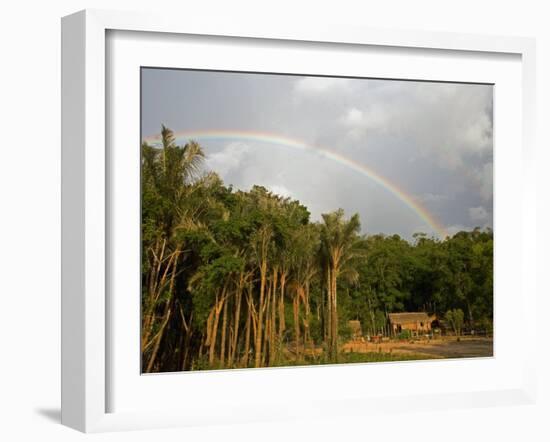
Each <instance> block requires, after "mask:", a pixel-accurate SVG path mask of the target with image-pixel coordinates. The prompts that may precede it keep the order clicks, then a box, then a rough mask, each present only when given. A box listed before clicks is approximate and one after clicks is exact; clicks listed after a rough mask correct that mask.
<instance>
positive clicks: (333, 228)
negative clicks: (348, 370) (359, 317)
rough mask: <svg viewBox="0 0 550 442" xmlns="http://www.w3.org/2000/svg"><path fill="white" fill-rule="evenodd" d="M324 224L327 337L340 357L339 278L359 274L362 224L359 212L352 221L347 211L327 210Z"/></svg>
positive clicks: (334, 354)
mask: <svg viewBox="0 0 550 442" xmlns="http://www.w3.org/2000/svg"><path fill="white" fill-rule="evenodd" d="M322 216H323V224H322V226H321V247H322V248H321V251H322V257H323V260H324V263H325V269H326V277H327V321H328V324H327V337H328V347H329V358H330V360H332V361H334V362H337V360H338V310H337V287H338V284H337V282H338V278H339V277H340V276H345V277H347V278H348V279H350V280H355V279H357V277H358V274H357V271H356V270H355V266H354V261H355V259H356V258H359V257H361V256H364V251H363V247H362V241H361V238H360V237H359V231H360V228H361V224H360V222H359V215H358V214H355V215H353V216H352V217H351V218H350V219H349V220H348V221H346V220H345V219H344V211H343V210H342V209H339V210H337V211H335V212H331V213H326V214H323V215H322Z"/></svg>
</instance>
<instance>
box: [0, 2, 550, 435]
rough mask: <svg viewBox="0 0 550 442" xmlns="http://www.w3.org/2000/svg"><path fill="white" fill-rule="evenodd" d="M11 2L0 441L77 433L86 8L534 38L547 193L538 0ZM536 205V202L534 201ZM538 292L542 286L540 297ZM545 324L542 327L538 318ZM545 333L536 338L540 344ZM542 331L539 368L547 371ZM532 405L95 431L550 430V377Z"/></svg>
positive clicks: (1, 180)
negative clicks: (66, 418)
mask: <svg viewBox="0 0 550 442" xmlns="http://www.w3.org/2000/svg"><path fill="white" fill-rule="evenodd" d="M327 3H329V4H327V5H324V4H323V3H322V2H321V1H320V0H317V1H311V2H310V1H301V2H298V1H297V0H294V1H290V0H289V1H286V0H268V1H247V0H231V1H225V2H224V1H214V0H203V1H200V2H199V1H197V0H195V1H182V0H180V1H178V2H170V1H166V0H155V1H144V0H133V1H131V0H111V1H107V0H88V1H81V0H72V1H69V0H58V1H49V2H46V1H42V2H40V1H32V0H20V1H14V0H8V1H6V2H4V3H2V5H1V6H0V49H1V50H0V65H1V68H0V128H1V133H2V140H1V148H0V149H1V150H0V152H1V153H0V440H5V441H18V440H38V439H41V440H42V439H43V440H56V441H66V440H67V441H72V440H83V439H84V438H85V437H87V436H85V435H82V434H80V433H77V432H75V431H73V430H69V429H67V428H64V427H62V426H60V425H59V414H60V412H59V406H60V400H59V397H60V393H59V389H60V382H59V376H60V374H59V369H60V362H59V359H60V343H59V341H60V326H59V324H60V245H59V242H60V60H61V58H60V56H61V54H60V17H61V16H63V15H66V14H69V13H72V12H74V11H77V10H79V9H83V8H111V9H122V10H153V9H154V10H155V11H163V10H165V11H167V13H171V14H179V15H180V16H181V21H182V23H185V22H186V21H191V20H193V16H194V15H197V14H198V15H206V16H207V15H210V14H214V15H217V16H221V17H226V19H227V20H231V17H235V16H242V15H243V14H244V15H246V16H248V17H250V20H254V19H255V18H258V17H260V18H263V19H266V17H269V18H270V19H271V20H274V21H277V20H281V21H285V20H293V21H294V20H296V21H298V22H303V23H304V26H307V23H308V22H310V21H311V20H315V21H319V22H338V23H350V24H361V25H365V26H371V27H379V28H381V27H383V28H404V29H425V30H442V31H456V32H474V33H486V34H509V35H523V36H533V37H536V38H537V44H538V47H537V53H538V60H537V63H538V65H537V74H538V104H537V107H538V118H537V120H538V147H539V149H540V155H539V161H538V166H539V170H538V176H539V182H540V188H541V189H542V190H541V193H544V194H545V195H548V189H550V186H549V181H550V179H549V175H550V174H549V173H548V172H547V170H546V169H547V164H549V160H550V155H549V153H548V147H549V146H550V143H549V141H550V137H549V135H548V132H547V131H546V128H547V127H548V125H549V124H550V105H549V104H548V102H547V101H546V100H548V99H550V85H549V82H550V26H549V22H550V13H549V12H548V11H546V10H545V6H546V5H545V3H546V2H544V1H540V2H537V1H530V0H523V1H521V2H520V1H515V2H502V1H497V0H494V1H493V0H485V1H481V0H477V1H470V0H460V1H453V2H444V1H441V0H439V1H437V0H434V1H432V0H415V1H407V0H403V1H370V0H363V1H357V2H353V1H347V0H338V1H332V2H327ZM539 200H540V202H541V205H540V207H539V220H538V222H539V240H540V248H539V256H538V263H539V274H540V276H541V278H540V281H539V292H540V293H541V295H540V305H539V306H538V308H537V310H538V312H539V315H540V316H541V318H542V315H541V312H542V311H543V310H548V309H549V308H550V306H549V304H550V303H549V302H548V296H546V295H547V294H548V293H549V291H548V290H547V289H548V286H549V285H548V283H547V282H545V281H544V280H543V279H542V276H543V275H544V274H545V270H546V268H545V267H546V266H545V261H546V262H548V259H546V256H545V253H543V252H544V251H545V250H550V247H549V241H548V237H547V235H546V229H545V226H549V225H550V223H549V215H550V213H549V210H548V203H547V201H548V200H549V199H548V197H540V198H539ZM543 204H544V205H543ZM543 293H544V294H545V296H543V295H542V294H543ZM539 329H540V331H541V333H542V334H543V335H544V334H547V333H548V332H547V331H546V330H547V329H548V327H546V326H544V327H543V326H542V325H540V324H539ZM545 341H546V342H545ZM549 347H550V346H549V345H548V339H547V336H546V339H545V340H543V339H541V340H540V349H541V356H540V371H541V373H545V372H546V373H547V372H550V358H549V354H548V353H549V351H548V349H549ZM539 384H540V387H539V389H540V399H539V403H538V404H537V405H534V406H523V407H501V408H491V409H474V410H455V411H440V412H435V413H425V412H424V413H420V412H414V411H412V412H411V413H407V414H400V415H397V414H394V415H379V416H369V417H366V418H364V419H362V420H357V419H334V420H330V421H324V422H317V421H316V422H286V423H282V424H272V423H270V424H256V425H249V426H231V427H213V428H208V429H205V428H200V429H184V430H162V431H157V432H154V433H153V432H149V431H147V432H134V433H117V434H102V435H95V436H91V437H93V438H94V440H101V441H119V440H121V441H122V440H136V441H141V440H143V441H145V440H147V441H150V440H151V439H153V438H154V439H163V440H182V439H183V438H186V439H187V440H239V441H248V440H250V441H252V440H254V441H258V440H260V439H261V440H262V441H271V440H277V441H292V440H297V439H301V440H322V441H325V440H344V439H350V440H382V439H383V440H398V439H405V438H406V439H407V440H426V439H428V438H430V439H431V438H437V439H440V440H446V441H459V440H469V441H477V440H484V439H486V440H495V441H505V440H529V441H538V440H549V439H550V429H549V428H548V425H547V420H548V416H550V386H549V385H550V384H549V382H548V380H547V378H546V377H545V376H541V378H540V380H539Z"/></svg>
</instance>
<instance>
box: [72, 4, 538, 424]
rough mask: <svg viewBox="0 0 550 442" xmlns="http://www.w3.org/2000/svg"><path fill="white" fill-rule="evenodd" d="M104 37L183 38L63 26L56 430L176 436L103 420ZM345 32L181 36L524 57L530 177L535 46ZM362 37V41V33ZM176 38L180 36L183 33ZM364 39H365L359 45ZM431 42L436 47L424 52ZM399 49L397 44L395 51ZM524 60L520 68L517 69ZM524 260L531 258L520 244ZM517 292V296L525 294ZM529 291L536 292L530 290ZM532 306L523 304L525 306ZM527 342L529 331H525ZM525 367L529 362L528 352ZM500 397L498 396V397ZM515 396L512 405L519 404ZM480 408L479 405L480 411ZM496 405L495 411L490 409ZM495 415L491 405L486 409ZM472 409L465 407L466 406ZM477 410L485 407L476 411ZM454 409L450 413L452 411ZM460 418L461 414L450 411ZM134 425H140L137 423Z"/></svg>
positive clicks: (528, 398) (138, 23)
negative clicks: (139, 431)
mask: <svg viewBox="0 0 550 442" xmlns="http://www.w3.org/2000/svg"><path fill="white" fill-rule="evenodd" d="M107 29H114V30H128V31H150V32H151V31H152V32H155V31H156V32H183V31H182V30H181V25H180V24H178V23H176V22H175V21H173V20H172V19H170V18H168V19H167V18H166V17H162V18H160V17H157V16H153V17H151V16H150V15H149V14H148V15H144V14H143V13H131V12H122V11H106V10H101V9H99V10H98V9H92V10H85V11H80V12H77V13H75V14H72V15H69V16H66V17H64V18H63V19H62V36H61V44H62V61H61V73H62V75H61V76H62V78H61V83H62V93H61V102H62V106H61V108H62V111H61V117H62V149H61V152H62V154H61V162H62V164H61V170H62V181H61V215H62V216H61V219H62V232H61V243H62V244H61V252H62V258H61V290H62V303H61V309H62V328H61V341H62V342H61V348H62V356H61V357H62V360H61V378H62V379H61V386H62V394H61V422H62V424H63V425H66V426H69V427H71V428H74V429H77V430H79V431H83V432H96V431H113V430H115V431H116V430H121V429H134V428H137V427H143V428H158V427H163V428H166V427H171V426H177V427H180V426H185V425H182V422H181V420H180V418H179V417H174V416H172V417H171V418H170V417H169V418H159V417H158V416H155V417H153V416H152V417H151V419H150V421H149V422H141V425H139V422H138V421H136V419H137V418H138V416H133V415H131V416H128V415H124V414H123V415H120V416H119V415H118V414H117V413H115V414H107V413H106V408H105V406H106V389H107V388H108V384H107V379H106V353H105V352H106V349H107V342H106V330H105V327H106V325H107V324H106V315H105V313H106V309H105V305H106V298H105V294H106V285H105V283H106V279H105V263H106V255H105V252H106V243H105V239H106V232H105V221H106V218H105V215H106V210H105V203H106V193H105V192H106V181H105V179H106V170H105V167H106V161H105V160H106V158H105V156H106V152H105V147H106V144H105V117H106V113H105V112H106V108H105V56H106V53H105V32H106V30H107ZM358 31H359V30H358V29H351V30H344V31H342V30H341V29H340V32H335V33H332V34H330V35H328V34H326V33H325V32H324V31H323V30H320V29H319V28H317V29H313V30H312V31H303V30H300V29H298V28H292V26H290V27H288V26H287V27H283V30H282V31H281V30H278V31H273V29H272V28H270V29H267V30H265V29H259V28H255V27H254V26H252V27H251V28H247V29H245V30H243V29H240V30H235V28H234V27H231V26H230V25H229V27H228V25H225V26H221V27H219V26H217V24H216V27H215V28H214V24H211V25H210V26H209V25H207V24H206V25H205V22H201V21H200V20H199V23H198V24H196V25H191V26H190V27H189V26H188V30H187V33H191V34H193V33H197V34H201V35H224V36H233V37H245V38H246V37H248V38H275V39H282V40H301V41H321V42H322V41H324V42H328V41H332V42H334V43H344V44H350V43H351V44H375V45H380V46H402V47H411V48H414V47H418V48H422V47H424V48H430V47H431V48H438V49H444V50H466V51H476V52H484V51H489V52H501V53H516V54H520V55H522V57H523V62H524V63H525V64H524V67H523V75H524V82H523V86H524V91H523V92H524V98H523V100H524V101H523V103H524V112H525V111H526V110H528V113H529V117H530V118H529V119H528V117H527V115H525V113H524V117H523V131H524V133H523V140H522V141H523V143H522V144H523V145H524V148H525V149H526V150H527V151H528V155H527V158H528V159H529V161H528V164H524V165H523V167H524V170H525V171H527V170H531V169H532V166H533V164H532V163H533V157H534V154H535V152H534V150H535V146H534V143H535V133H534V130H535V125H534V123H533V121H530V120H532V119H533V117H534V115H533V114H534V107H535V106H534V102H533V101H532V100H534V99H535V90H536V89H535V88H536V86H535V84H534V81H535V72H534V70H535V53H536V46H535V40H534V39H532V38H526V37H508V36H492V35H483V36H482V35H468V34H455V33H442V32H425V31H422V32H416V31H401V32H397V31H395V30H370V31H369V30H361V31H362V32H358ZM367 31H368V32H367ZM183 33H185V32H183ZM365 35H366V37H365ZM435 37H437V40H438V41H439V43H438V44H437V45H435V44H433V40H432V39H433V38H435ZM404 42H405V43H404ZM526 60H527V63H526ZM528 189H533V186H532V185H531V182H529V183H524V192H523V197H524V204H525V203H527V204H525V205H524V210H525V209H527V207H530V209H527V210H534V209H533V208H532V206H530V204H531V203H532V202H533V198H534V196H533V195H532V194H531V198H529V199H528V200H529V201H528V202H527V201H525V196H526V194H528ZM527 242H528V244H527V245H526V247H525V248H524V253H525V252H527V251H529V252H530V251H532V250H533V248H536V244H535V242H534V239H533V238H530V239H528V241H527ZM524 287H525V286H524ZM529 288H532V289H535V290H536V285H535V286H533V285H530V286H529ZM534 294H535V293H534V292H533V296H531V297H530V301H533V298H534ZM529 332H534V330H529ZM528 353H529V355H528V359H529V360H531V362H534V361H535V360H536V359H531V358H532V357H534V355H533V352H532V351H529V352H528ZM534 376H535V368H534V367H532V366H528V367H526V372H525V378H524V384H523V386H522V387H523V388H521V389H520V390H519V391H518V390H514V391H513V392H512V393H514V394H513V395H512V396H513V397H515V398H516V400H517V398H518V397H520V398H521V399H522V400H521V401H520V402H523V403H525V402H526V403H533V401H534V400H535V397H534V396H535V391H536V381H535V377H534ZM502 393H504V392H500V394H502ZM518 394H519V396H518ZM482 402H483V401H482ZM499 402H500V401H499ZM492 405H493V406H494V405H497V404H492ZM469 406H471V404H469ZM481 406H484V405H481ZM453 408H454V407H453ZM459 408H462V407H459ZM142 417H143V416H142Z"/></svg>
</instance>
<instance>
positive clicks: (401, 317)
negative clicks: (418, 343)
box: [388, 312, 436, 335]
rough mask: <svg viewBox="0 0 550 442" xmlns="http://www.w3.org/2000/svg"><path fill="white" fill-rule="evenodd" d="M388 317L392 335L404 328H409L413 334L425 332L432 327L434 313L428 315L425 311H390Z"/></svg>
mask: <svg viewBox="0 0 550 442" xmlns="http://www.w3.org/2000/svg"><path fill="white" fill-rule="evenodd" d="M388 317H389V321H390V327H391V331H392V333H393V334H394V335H397V334H399V333H401V332H402V331H404V330H409V331H410V332H411V333H412V334H413V335H418V334H421V333H427V332H429V331H430V330H431V329H432V322H433V321H435V319H436V317H435V316H434V315H428V314H427V313H426V312H404V313H390V314H388Z"/></svg>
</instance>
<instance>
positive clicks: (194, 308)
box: [141, 127, 493, 373]
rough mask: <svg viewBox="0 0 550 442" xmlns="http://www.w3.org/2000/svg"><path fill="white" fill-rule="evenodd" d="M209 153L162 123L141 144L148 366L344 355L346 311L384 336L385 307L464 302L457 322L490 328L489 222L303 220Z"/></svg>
mask: <svg viewBox="0 0 550 442" xmlns="http://www.w3.org/2000/svg"><path fill="white" fill-rule="evenodd" d="M204 158H205V152H204V150H203V148H202V147H201V146H200V145H199V144H198V143H196V142H193V141H189V142H188V143H187V144H185V145H183V146H178V145H176V140H175V138H174V135H173V133H172V132H171V131H170V130H169V129H167V128H165V127H163V128H162V145H161V146H160V147H159V146H151V145H148V144H147V143H143V144H142V146H141V192H142V195H141V197H142V214H141V216H142V220H141V222H142V224H141V233H142V244H141V247H142V270H141V272H142V292H141V349H142V371H143V372H147V373H151V372H166V371H181V370H201V369H214V368H238V367H266V366H280V365H290V364H294V365H296V364H302V365H303V364H311V363H327V362H341V361H342V359H341V353H340V347H341V345H342V343H344V342H346V340H348V339H349V338H350V334H351V330H350V327H349V325H348V321H349V320H359V321H360V322H361V326H362V329H363V332H364V334H370V335H377V334H381V335H386V334H388V333H389V331H388V327H387V324H388V314H389V313H394V312H402V311H409V312H417V311H423V312H429V313H431V314H435V315H437V316H438V317H441V318H444V317H445V314H446V313H447V312H449V311H456V310H457V309H460V310H461V311H463V312H464V322H465V326H466V327H468V328H471V329H474V328H484V329H490V328H491V327H492V318H493V233H492V231H491V230H484V231H482V230H480V229H475V230H473V231H469V232H459V233H457V234H455V235H454V236H452V237H447V238H446V239H444V240H440V239H437V238H433V237H428V236H427V235H425V234H422V233H418V234H415V235H414V238H413V240H412V241H407V240H405V239H403V238H401V237H400V236H398V235H382V234H377V235H363V234H361V228H360V227H361V226H360V219H359V215H357V214H351V215H348V214H345V213H344V212H343V210H335V211H334V212H331V213H326V214H323V215H322V220H321V222H312V221H311V220H310V213H309V211H308V209H307V207H305V206H304V205H302V204H301V203H300V202H299V201H295V200H292V199H290V198H284V197H282V196H279V195H276V194H274V193H272V192H270V191H269V190H268V189H266V188H264V187H262V186H254V187H253V188H252V189H251V190H250V191H246V192H245V191H240V190H235V189H233V188H232V187H231V186H227V185H225V184H224V183H223V181H222V180H221V179H220V177H219V176H218V175H217V174H216V173H215V172H205V171H204V166H203V161H204ZM314 348H317V349H320V353H319V354H320V356H319V357H318V358H316V359H315V360H314V359H312V357H311V356H308V352H307V349H314ZM310 354H313V353H310Z"/></svg>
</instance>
